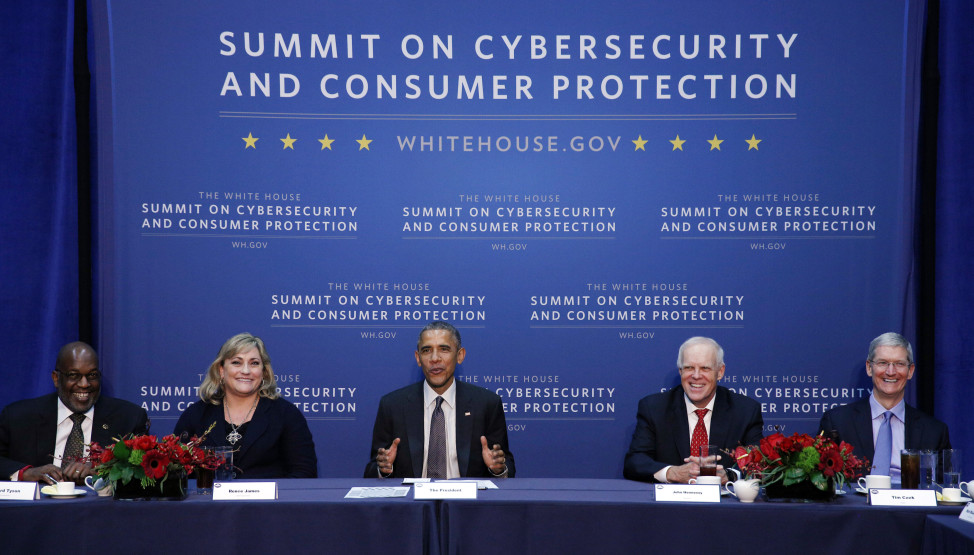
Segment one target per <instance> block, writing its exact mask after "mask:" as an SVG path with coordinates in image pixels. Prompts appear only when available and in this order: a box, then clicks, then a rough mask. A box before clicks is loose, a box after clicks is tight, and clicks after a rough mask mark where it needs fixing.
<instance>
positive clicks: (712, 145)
mask: <svg viewBox="0 0 974 555" xmlns="http://www.w3.org/2000/svg"><path fill="white" fill-rule="evenodd" d="M707 142H708V143H710V150H713V149H715V148H716V149H717V150H720V143H722V142H724V140H723V139H718V138H717V134H716V133H714V138H713V139H707Z"/></svg>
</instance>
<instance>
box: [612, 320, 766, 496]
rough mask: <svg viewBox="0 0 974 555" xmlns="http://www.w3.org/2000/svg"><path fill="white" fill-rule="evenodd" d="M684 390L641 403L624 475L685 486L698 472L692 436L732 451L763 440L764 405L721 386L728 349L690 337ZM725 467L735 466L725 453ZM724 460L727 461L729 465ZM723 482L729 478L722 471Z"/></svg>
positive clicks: (681, 362) (684, 350) (680, 359)
mask: <svg viewBox="0 0 974 555" xmlns="http://www.w3.org/2000/svg"><path fill="white" fill-rule="evenodd" d="M676 364H677V368H678V371H679V373H680V387H675V388H673V389H671V390H669V391H667V392H664V393H656V394H653V395H649V396H647V397H644V398H643V399H641V400H640V401H639V410H638V411H637V413H636V430H635V431H634V432H633V434H632V442H631V443H630V444H629V451H628V452H627V453H626V460H625V465H624V467H623V475H624V476H625V477H626V478H628V479H630V480H641V481H644V482H652V481H655V482H663V483H686V482H687V481H689V480H690V479H691V478H696V477H697V476H698V475H699V474H700V466H699V464H698V463H699V460H698V459H697V457H691V456H690V443H691V437H693V436H698V437H699V438H700V440H702V442H703V443H704V444H708V445H716V446H717V447H719V448H720V449H721V450H727V451H732V450H733V449H734V448H735V447H737V446H738V445H753V444H757V443H758V442H759V441H761V437H762V432H761V430H762V427H763V426H764V421H763V420H762V418H761V405H760V404H759V403H758V402H757V401H754V400H753V399H749V398H748V397H745V396H744V395H740V394H738V393H734V392H733V391H730V390H729V389H727V388H725V387H720V386H718V385H717V382H718V381H719V380H720V379H721V378H723V377H724V370H725V366H724V349H722V348H721V346H720V345H718V344H717V342H716V341H714V340H713V339H710V338H709V337H691V338H690V339H687V340H686V341H684V342H683V345H680V353H679V355H678V356H677V363H676ZM721 457H722V460H721V461H720V462H721V463H723V466H728V467H730V466H732V465H733V462H734V461H730V460H728V459H729V455H721ZM725 461H726V462H725ZM721 474H722V476H723V479H724V480H726V474H725V473H723V472H721Z"/></svg>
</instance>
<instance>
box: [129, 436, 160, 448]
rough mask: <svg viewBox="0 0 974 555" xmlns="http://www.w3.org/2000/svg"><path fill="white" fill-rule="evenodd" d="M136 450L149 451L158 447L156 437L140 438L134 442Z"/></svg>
mask: <svg viewBox="0 0 974 555" xmlns="http://www.w3.org/2000/svg"><path fill="white" fill-rule="evenodd" d="M133 443H134V444H135V448H136V449H139V450H141V451H148V450H149V449H152V448H153V447H155V445H156V436H139V437H137V438H135V441H134V442H133Z"/></svg>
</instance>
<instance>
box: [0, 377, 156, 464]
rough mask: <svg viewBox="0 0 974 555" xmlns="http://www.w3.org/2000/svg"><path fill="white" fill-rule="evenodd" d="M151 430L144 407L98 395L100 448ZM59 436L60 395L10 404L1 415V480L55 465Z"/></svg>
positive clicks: (94, 433)
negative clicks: (48, 465) (55, 446)
mask: <svg viewBox="0 0 974 555" xmlns="http://www.w3.org/2000/svg"><path fill="white" fill-rule="evenodd" d="M148 431H149V417H148V416H147V415H146V413H145V409H143V408H142V407H140V406H138V405H136V404H134V403H130V402H128V401H123V400H121V399H114V398H112V397H106V396H104V395H99V397H98V400H97V401H96V402H95V413H94V421H93V422H92V426H91V441H93V442H95V443H98V444H99V445H101V446H103V447H104V446H106V445H109V444H111V443H112V439H114V438H117V437H121V436H124V435H127V434H130V433H135V434H143V433H146V432H148ZM56 435H57V393H49V394H47V395H44V396H42V397H37V398H35V399H24V400H22V401H16V402H14V403H11V404H9V405H7V407H6V408H4V409H3V412H2V413H0V480H6V479H7V478H8V477H9V476H10V475H11V474H13V473H14V472H17V471H18V470H20V469H21V468H23V467H25V466H27V465H30V466H43V465H45V464H51V463H52V462H54V440H55V439H56Z"/></svg>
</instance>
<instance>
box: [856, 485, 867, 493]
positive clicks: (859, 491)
mask: <svg viewBox="0 0 974 555" xmlns="http://www.w3.org/2000/svg"><path fill="white" fill-rule="evenodd" d="M856 493H861V494H863V495H866V494H867V493H869V490H868V489H866V488H864V487H862V486H856Z"/></svg>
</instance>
